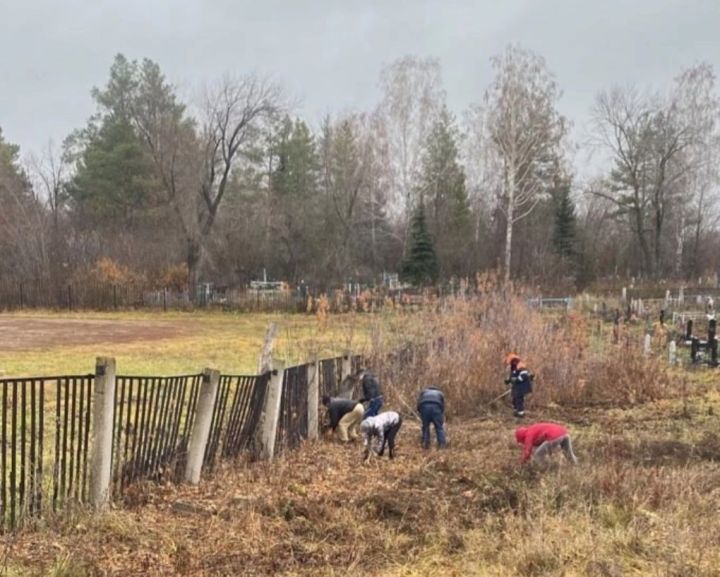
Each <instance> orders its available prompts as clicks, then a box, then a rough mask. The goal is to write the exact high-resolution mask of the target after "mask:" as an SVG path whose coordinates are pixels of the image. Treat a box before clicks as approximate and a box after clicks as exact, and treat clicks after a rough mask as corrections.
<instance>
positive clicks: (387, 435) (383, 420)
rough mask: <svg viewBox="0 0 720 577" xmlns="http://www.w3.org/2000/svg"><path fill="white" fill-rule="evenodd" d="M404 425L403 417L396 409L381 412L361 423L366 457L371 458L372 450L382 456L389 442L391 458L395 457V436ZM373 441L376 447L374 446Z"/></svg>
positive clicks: (366, 458)
mask: <svg viewBox="0 0 720 577" xmlns="http://www.w3.org/2000/svg"><path fill="white" fill-rule="evenodd" d="M401 426H402V417H401V416H400V415H399V414H398V413H396V412H395V411H387V412H385V413H380V414H379V415H377V416H375V417H368V418H367V419H365V420H363V422H362V423H360V432H361V433H362V435H363V441H364V444H365V453H364V459H365V460H366V461H367V460H368V459H369V458H370V451H373V452H375V453H377V454H378V455H379V456H380V457H382V456H383V454H384V453H385V444H386V443H387V446H388V449H389V452H390V458H391V459H394V458H395V437H397V434H398V431H399V430H400V427H401ZM373 442H374V443H375V447H373Z"/></svg>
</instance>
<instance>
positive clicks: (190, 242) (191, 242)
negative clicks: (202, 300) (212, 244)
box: [185, 238, 202, 304]
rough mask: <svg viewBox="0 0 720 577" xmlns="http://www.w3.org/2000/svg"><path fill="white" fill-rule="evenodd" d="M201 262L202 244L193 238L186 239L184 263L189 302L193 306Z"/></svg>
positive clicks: (195, 301)
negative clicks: (186, 270)
mask: <svg viewBox="0 0 720 577" xmlns="http://www.w3.org/2000/svg"><path fill="white" fill-rule="evenodd" d="M201 260H202V244H201V243H200V242H199V241H198V240H197V239H195V238H188V239H187V255H186V257H185V262H186V264H187V268H188V285H189V286H188V290H189V292H190V302H191V303H193V304H197V297H198V293H197V288H198V282H199V280H200V264H201Z"/></svg>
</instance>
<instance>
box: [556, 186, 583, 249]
mask: <svg viewBox="0 0 720 577" xmlns="http://www.w3.org/2000/svg"><path fill="white" fill-rule="evenodd" d="M554 197H555V220H554V225H553V237H552V241H553V248H554V250H555V253H556V254H557V255H558V256H560V257H561V258H565V259H569V260H574V259H575V258H576V257H577V254H578V242H577V230H576V218H575V203H573V200H572V198H571V197H570V183H569V182H567V181H564V182H561V183H559V184H558V185H557V187H556V189H555V195H554Z"/></svg>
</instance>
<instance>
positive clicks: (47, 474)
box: [0, 375, 93, 530]
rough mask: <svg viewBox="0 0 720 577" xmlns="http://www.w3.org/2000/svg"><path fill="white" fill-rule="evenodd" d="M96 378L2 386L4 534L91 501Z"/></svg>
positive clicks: (17, 382)
mask: <svg viewBox="0 0 720 577" xmlns="http://www.w3.org/2000/svg"><path fill="white" fill-rule="evenodd" d="M92 388H93V376H92V375H80V376H66V377H43V378H26V379H2V380H0V389H1V391H0V394H1V395H2V431H1V432H0V441H1V442H2V446H1V447H0V468H1V469H2V474H1V477H0V507H1V508H2V511H1V514H0V529H3V530H4V529H8V528H9V529H13V528H15V527H18V526H21V525H22V524H24V522H25V521H26V520H27V519H28V518H32V517H39V516H41V515H43V513H45V512H46V511H49V510H52V511H57V510H59V509H62V508H66V507H68V506H70V505H71V504H73V503H82V502H85V501H86V500H87V497H88V481H89V479H88V450H89V439H90V430H91V426H92V423H91V414H92V411H91V408H92V407H91V405H92Z"/></svg>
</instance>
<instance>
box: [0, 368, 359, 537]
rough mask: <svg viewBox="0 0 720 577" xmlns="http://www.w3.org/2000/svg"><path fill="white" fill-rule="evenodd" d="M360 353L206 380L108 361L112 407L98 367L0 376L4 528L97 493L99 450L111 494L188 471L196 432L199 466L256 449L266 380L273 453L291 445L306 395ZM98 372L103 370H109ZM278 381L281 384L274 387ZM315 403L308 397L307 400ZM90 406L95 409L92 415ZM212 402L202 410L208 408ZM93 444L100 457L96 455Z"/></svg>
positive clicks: (325, 387) (331, 388)
mask: <svg viewBox="0 0 720 577" xmlns="http://www.w3.org/2000/svg"><path fill="white" fill-rule="evenodd" d="M360 362H361V359H360V358H359V357H352V358H348V357H344V358H343V357H338V358H331V359H324V360H320V361H318V364H317V366H318V368H319V372H318V373H317V374H316V373H315V367H316V365H315V363H310V364H302V365H297V366H292V367H288V368H286V369H284V371H283V372H282V381H281V383H278V381H277V378H276V377H273V374H271V373H266V374H264V375H244V376H243V375H220V376H219V378H218V379H217V380H215V381H203V374H194V375H181V376H173V377H156V376H115V373H114V368H113V370H112V378H111V381H110V382H111V383H112V384H111V385H110V387H111V389H110V390H112V391H113V392H112V395H113V397H112V403H111V405H110V406H109V407H107V406H106V405H105V401H104V396H103V395H104V394H105V393H104V391H106V390H108V389H106V388H105V387H106V385H105V384H103V386H102V387H101V386H100V385H97V387H96V384H95V383H96V381H95V379H96V377H95V376H94V375H79V376H61V377H42V378H19V379H0V398H1V400H2V406H1V407H0V411H2V415H1V416H2V424H1V429H0V530H6V529H14V528H16V527H19V526H21V525H22V524H24V523H25V521H26V520H27V519H28V518H33V517H35V518H37V517H41V516H43V515H44V514H45V513H47V512H50V511H60V510H63V509H68V508H70V507H72V506H73V505H75V504H85V503H89V502H90V501H91V500H93V499H95V497H92V495H96V494H97V492H96V489H95V488H94V487H95V484H94V483H95V481H92V483H93V489H92V490H91V479H90V469H94V468H95V465H96V464H97V463H100V462H102V458H101V457H102V455H109V458H108V461H109V468H108V469H106V471H108V472H109V475H110V481H109V487H108V493H107V494H108V495H110V496H112V497H113V498H115V499H118V498H121V497H122V496H123V495H124V494H125V491H126V489H127V488H128V487H129V486H130V485H132V484H133V483H137V482H138V481H144V480H150V481H171V482H177V481H179V480H181V479H182V478H187V477H186V473H187V471H186V469H187V468H189V467H191V463H190V462H191V461H192V459H188V451H189V450H190V449H191V448H192V446H193V445H194V444H195V443H197V442H198V441H197V439H198V438H203V440H202V441H200V442H202V443H204V445H201V446H202V447H203V449H202V451H204V452H203V453H201V454H202V455H203V460H202V464H203V467H202V469H203V470H205V471H211V470H212V469H213V468H214V467H215V465H216V463H217V462H218V461H219V460H220V459H233V458H236V457H238V456H239V455H241V454H242V453H244V452H245V451H248V450H249V449H252V447H253V441H254V439H255V438H256V437H257V435H258V433H259V428H260V423H261V422H262V421H263V418H262V415H263V411H265V410H268V411H270V409H268V407H267V406H266V402H268V399H269V398H271V397H269V396H268V391H269V390H270V388H271V386H272V387H273V389H272V390H273V391H278V394H279V395H280V400H279V401H280V402H279V405H280V406H279V411H278V410H277V409H276V410H275V411H274V412H273V416H272V417H271V421H270V422H272V423H273V425H272V426H273V427H274V428H275V445H274V452H275V453H280V452H282V451H285V450H289V449H292V448H295V447H297V446H298V445H299V444H300V443H301V442H302V441H303V440H304V439H307V438H308V436H309V428H310V419H309V418H308V411H309V409H310V406H311V403H310V401H309V399H308V396H309V395H310V394H312V395H315V394H319V395H321V396H322V395H331V396H333V395H337V394H338V392H339V389H340V388H341V384H342V383H343V379H344V378H345V377H347V376H348V375H349V373H350V371H351V370H354V369H356V368H357V367H358V366H359V364H360ZM113 367H114V364H113ZM98 375H102V376H103V378H107V373H100V372H98ZM273 379H274V380H273ZM311 379H313V381H312V387H311V383H310V380H311ZM315 379H316V380H315ZM210 383H212V384H210ZM208 384H210V386H217V390H216V392H214V393H213V394H214V398H215V401H214V404H213V405H212V406H211V408H212V413H211V416H210V417H209V428H208V429H205V426H206V425H205V424H206V423H208V418H207V417H203V418H200V417H199V416H198V413H199V411H204V410H205V409H203V408H202V407H201V406H200V405H201V404H202V403H200V397H201V388H202V389H203V390H205V387H206V386H208ZM278 385H280V386H281V389H277V388H274V387H277V386H278ZM96 388H97V390H95V389H96ZM202 394H203V395H204V394H205V393H202ZM273 394H275V393H273ZM96 396H97V399H96ZM274 398H277V397H274ZM317 402H318V401H317V400H313V402H312V407H316V406H317ZM95 403H98V405H97V406H94V405H95ZM103 406H105V407H107V408H105V409H103V408H102V407H103ZM94 409H97V410H98V411H100V413H99V414H98V415H95V416H94V413H93V410H94ZM209 410H210V407H208V413H203V414H205V415H210V413H209ZM108 411H112V412H111V413H109V412H108ZM103 414H105V415H107V420H106V421H105V422H107V423H108V424H109V423H111V424H112V428H111V429H110V427H109V425H108V429H107V430H108V435H109V434H110V431H112V436H111V441H112V442H111V443H110V442H109V440H108V445H107V446H108V447H109V450H110V451H111V452H110V453H102V452H100V453H98V454H97V455H96V454H95V453H94V452H93V451H94V449H93V447H91V442H92V439H93V438H94V437H93V427H94V426H95V425H96V424H95V423H94V421H93V419H94V418H95V417H97V418H98V419H99V421H98V425H97V426H98V427H101V425H100V424H99V423H101V422H102V420H103V418H104V417H102V416H101V415H103ZM110 419H111V420H110ZM196 422H197V423H201V422H202V423H205V424H203V425H202V426H200V425H199V424H198V426H197V431H198V432H197V433H196V432H195V431H194V428H195V424H196ZM316 426H317V421H316V420H314V421H313V427H316ZM102 430H103V429H102V428H99V429H98V431H102ZM200 431H203V432H200ZM98 434H99V435H100V433H98ZM206 434H207V436H206V437H205V435H206ZM103 442H105V441H103ZM98 446H103V445H102V444H100V445H98ZM91 452H92V454H93V455H94V457H93V458H96V459H98V461H96V462H94V463H95V464H91V461H90V459H91V456H90V455H91ZM194 454H195V453H194ZM98 455H99V456H98ZM103 466H104V465H103ZM99 478H102V477H101V476H100V475H98V476H97V477H96V480H97V479H99ZM93 503H96V501H95V500H93Z"/></svg>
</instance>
